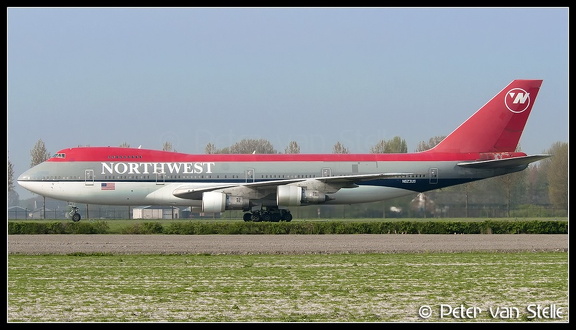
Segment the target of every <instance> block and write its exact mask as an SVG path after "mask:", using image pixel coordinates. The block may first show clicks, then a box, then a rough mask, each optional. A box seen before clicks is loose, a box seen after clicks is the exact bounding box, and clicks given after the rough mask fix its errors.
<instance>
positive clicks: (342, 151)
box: [332, 142, 350, 154]
mask: <svg viewBox="0 0 576 330" xmlns="http://www.w3.org/2000/svg"><path fill="white" fill-rule="evenodd" d="M332 153H333V154H349V153H350V152H349V151H348V148H346V147H344V145H342V143H340V142H336V144H335V145H334V148H332Z"/></svg>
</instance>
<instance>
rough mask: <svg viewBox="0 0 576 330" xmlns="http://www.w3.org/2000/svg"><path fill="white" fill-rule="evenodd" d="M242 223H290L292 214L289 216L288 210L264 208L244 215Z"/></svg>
mask: <svg viewBox="0 0 576 330" xmlns="http://www.w3.org/2000/svg"><path fill="white" fill-rule="evenodd" d="M244 221H246V222H248V221H254V222H260V221H266V222H279V221H286V222H290V221H292V214H290V211H289V210H285V209H279V208H278V207H266V208H262V209H261V210H256V211H252V213H250V212H248V213H244Z"/></svg>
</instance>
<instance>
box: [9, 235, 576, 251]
mask: <svg viewBox="0 0 576 330" xmlns="http://www.w3.org/2000/svg"><path fill="white" fill-rule="evenodd" d="M472 251H484V252H523V251H534V252H540V251H564V252H566V251H568V235H565V234H558V235H556V234H552V235H532V234H511V235H509V234H495V235H489V234H478V235H439V234H438V235H437V234H433V235H420V234H405V235H402V234H356V235H8V253H9V254H33V255H38V254H71V253H111V254H329V253H407V252H409V253H425V252H472Z"/></svg>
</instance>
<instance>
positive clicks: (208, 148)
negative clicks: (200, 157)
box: [204, 143, 218, 155]
mask: <svg viewBox="0 0 576 330" xmlns="http://www.w3.org/2000/svg"><path fill="white" fill-rule="evenodd" d="M204 153H205V154H207V155H213V154H216V153H218V149H216V146H215V145H214V144H213V143H208V144H207V145H206V147H205V148H204Z"/></svg>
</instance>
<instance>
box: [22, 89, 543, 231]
mask: <svg viewBox="0 0 576 330" xmlns="http://www.w3.org/2000/svg"><path fill="white" fill-rule="evenodd" d="M541 84H542V80H514V81H512V82H511V83H510V84H509V85H508V86H506V88H504V89H503V90H502V91H500V92H499V93H498V94H496V96H495V97H493V98H492V99H491V100H490V101H488V103H486V104H485V105H484V106H483V107H481V108H480V109H479V110H478V111H477V112H476V113H474V114H473V115H472V116H471V117H470V118H468V120H466V121H465V122H464V123H463V124H461V125H460V126H459V127H458V128H457V129H456V130H454V131H453V132H452V133H450V134H449V135H448V136H447V137H446V138H445V139H444V140H442V141H441V142H440V143H439V144H437V145H436V146H435V147H433V148H431V149H430V150H426V151H422V152H416V153H401V154H202V155H192V154H184V153H177V152H169V151H159V150H146V149H136V148H120V147H78V148H67V149H62V150H60V151H58V152H57V153H56V154H55V155H54V156H52V157H51V158H50V159H48V160H46V161H45V162H43V163H41V164H38V165H36V166H34V167H32V168H31V169H29V170H27V171H26V172H24V173H23V174H22V175H20V176H19V177H18V183H19V184H20V185H21V186H22V187H24V188H26V189H28V190H30V191H31V192H33V193H36V194H39V195H42V196H45V197H49V198H54V199H58V200H64V201H68V202H71V203H86V204H102V205H139V206H143V205H165V206H170V205H173V206H191V207H193V208H196V209H201V210H202V211H203V212H208V213H212V212H216V213H218V212H224V211H226V210H243V211H244V212H245V214H244V221H291V220H292V215H291V213H290V211H289V210H287V209H286V208H287V207H298V206H303V205H312V204H354V203H367V202H375V201H382V200H386V199H391V198H396V197H400V196H405V195H409V194H412V193H419V192H425V191H429V190H433V189H439V188H444V187H449V186H453V185H458V184H463V183H466V182H471V181H475V180H481V179H486V178H491V177H495V176H499V175H504V174H508V173H514V172H518V171H522V170H524V169H525V168H526V167H528V164H530V163H532V162H535V161H538V160H541V159H543V158H546V157H548V156H549V155H530V156H529V155H526V154H525V153H523V152H518V151H516V148H517V146H518V142H519V140H520V136H521V135H522V131H523V130H524V126H525V124H526V121H527V119H528V116H529V115H530V111H531V110H532V106H533V105H534V101H535V100H536V96H537V95H538V91H539V89H540V86H541ZM70 215H71V217H72V220H73V221H79V220H80V218H81V216H80V214H79V213H77V208H76V207H74V208H73V211H72V212H71V214H70Z"/></svg>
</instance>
